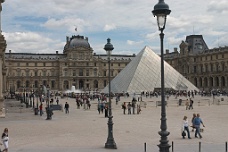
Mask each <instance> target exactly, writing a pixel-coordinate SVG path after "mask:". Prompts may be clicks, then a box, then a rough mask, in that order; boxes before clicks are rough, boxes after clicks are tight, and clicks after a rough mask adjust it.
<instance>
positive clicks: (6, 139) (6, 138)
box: [2, 128, 9, 152]
mask: <svg viewBox="0 0 228 152" xmlns="http://www.w3.org/2000/svg"><path fill="white" fill-rule="evenodd" d="M2 142H3V145H4V149H3V151H2V152H8V148H9V135H8V128H5V129H4V132H3V133H2Z"/></svg>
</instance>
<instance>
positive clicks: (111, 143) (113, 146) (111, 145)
mask: <svg viewBox="0 0 228 152" xmlns="http://www.w3.org/2000/svg"><path fill="white" fill-rule="evenodd" d="M105 148H107V149H117V146H116V143H115V141H114V140H108V141H107V142H106V143H105Z"/></svg>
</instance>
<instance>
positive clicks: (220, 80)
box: [164, 35, 228, 92]
mask: <svg viewBox="0 0 228 152" xmlns="http://www.w3.org/2000/svg"><path fill="white" fill-rule="evenodd" d="M179 47H180V51H178V50H177V48H174V51H173V52H169V50H166V54H165V55H164V59H165V60H166V62H168V63H169V64H170V65H171V66H172V67H174V68H175V69H176V70H177V71H178V72H179V73H181V74H182V75H183V76H185V77H186V78H187V79H188V80H189V81H190V82H192V83H193V84H194V85H195V86H196V87H197V88H199V89H200V90H201V91H207V92H208V91H212V90H217V91H226V92H228V47H227V46H225V47H219V48H213V49H209V48H208V46H207V44H206V42H205V41H204V39H203V36H202V35H190V36H187V37H186V40H185V41H182V42H181V44H180V45H179Z"/></svg>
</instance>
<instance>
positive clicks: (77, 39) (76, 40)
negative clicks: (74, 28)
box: [69, 35, 90, 48]
mask: <svg viewBox="0 0 228 152" xmlns="http://www.w3.org/2000/svg"><path fill="white" fill-rule="evenodd" d="M77 47H85V48H90V44H89V42H88V38H87V37H86V38H84V36H80V35H77V36H72V37H71V39H70V44H69V48H77Z"/></svg>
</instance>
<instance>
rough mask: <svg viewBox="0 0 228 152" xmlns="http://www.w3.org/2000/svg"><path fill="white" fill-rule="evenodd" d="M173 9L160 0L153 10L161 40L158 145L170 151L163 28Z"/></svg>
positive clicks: (161, 151) (165, 150) (163, 151)
mask: <svg viewBox="0 0 228 152" xmlns="http://www.w3.org/2000/svg"><path fill="white" fill-rule="evenodd" d="M170 12H171V10H169V5H167V4H166V3H165V2H164V0H159V2H158V3H157V4H156V5H155V6H154V10H153V11H152V13H153V15H154V16H157V24H158V28H159V31H161V33H160V40H161V126H160V129H161V131H159V132H158V134H159V135H160V136H161V140H160V144H159V145H158V147H159V149H160V150H159V151H160V152H169V148H170V145H169V143H168V142H169V140H168V137H167V136H168V135H169V132H168V131H167V124H166V107H165V104H166V103H165V90H164V88H165V85H164V58H163V56H164V55H163V39H164V33H163V30H164V29H165V24H166V17H167V15H169V14H170Z"/></svg>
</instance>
